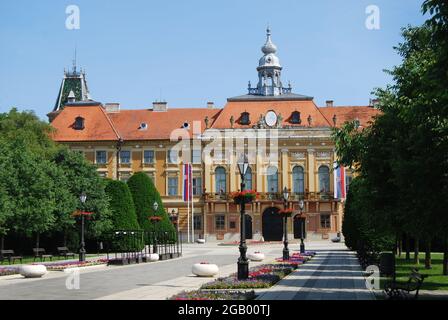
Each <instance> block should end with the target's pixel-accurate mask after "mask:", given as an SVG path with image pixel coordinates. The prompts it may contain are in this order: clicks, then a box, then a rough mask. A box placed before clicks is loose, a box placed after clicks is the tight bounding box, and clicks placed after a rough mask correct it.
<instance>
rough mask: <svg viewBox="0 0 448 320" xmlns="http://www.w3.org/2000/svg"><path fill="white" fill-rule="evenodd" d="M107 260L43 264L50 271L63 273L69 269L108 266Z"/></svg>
mask: <svg viewBox="0 0 448 320" xmlns="http://www.w3.org/2000/svg"><path fill="white" fill-rule="evenodd" d="M107 262H108V260H107V259H98V260H90V261H84V262H79V261H65V262H59V263H58V262H57V263H43V265H44V266H46V267H47V270H48V271H63V270H65V269H68V268H82V267H90V266H97V265H102V264H107Z"/></svg>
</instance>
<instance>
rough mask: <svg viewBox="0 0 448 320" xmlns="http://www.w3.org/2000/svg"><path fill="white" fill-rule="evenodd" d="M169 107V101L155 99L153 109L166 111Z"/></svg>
mask: <svg viewBox="0 0 448 320" xmlns="http://www.w3.org/2000/svg"><path fill="white" fill-rule="evenodd" d="M167 109H168V106H167V103H166V102H164V101H163V102H162V101H160V102H159V101H155V102H153V103H152V111H157V112H164V111H166V110H167Z"/></svg>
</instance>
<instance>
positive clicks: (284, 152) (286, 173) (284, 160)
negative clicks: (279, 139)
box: [280, 149, 290, 192]
mask: <svg viewBox="0 0 448 320" xmlns="http://www.w3.org/2000/svg"><path fill="white" fill-rule="evenodd" d="M281 152H282V158H281V161H282V184H281V188H280V192H282V191H283V188H284V187H287V188H288V189H290V187H289V167H288V149H282V150H281Z"/></svg>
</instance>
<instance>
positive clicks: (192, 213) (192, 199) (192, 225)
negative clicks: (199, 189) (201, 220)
mask: <svg viewBox="0 0 448 320" xmlns="http://www.w3.org/2000/svg"><path fill="white" fill-rule="evenodd" d="M190 168H191V184H190V186H191V237H192V239H191V242H193V243H194V197H193V165H192V164H190Z"/></svg>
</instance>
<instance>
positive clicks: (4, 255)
mask: <svg viewBox="0 0 448 320" xmlns="http://www.w3.org/2000/svg"><path fill="white" fill-rule="evenodd" d="M6 259H7V260H8V262H9V264H14V261H16V260H20V263H23V260H22V259H23V257H22V256H16V255H15V253H14V250H1V254H0V260H1V263H2V264H3V261H4V260H6Z"/></svg>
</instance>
